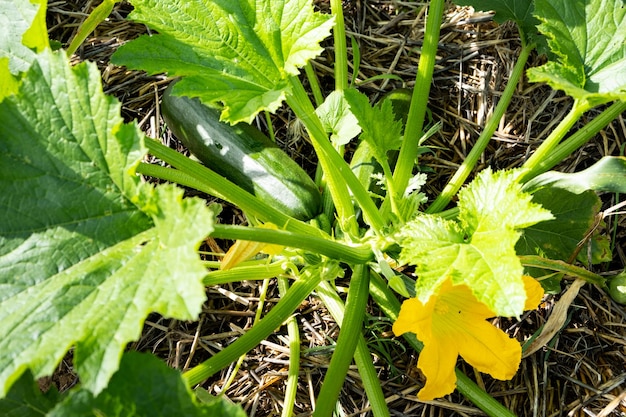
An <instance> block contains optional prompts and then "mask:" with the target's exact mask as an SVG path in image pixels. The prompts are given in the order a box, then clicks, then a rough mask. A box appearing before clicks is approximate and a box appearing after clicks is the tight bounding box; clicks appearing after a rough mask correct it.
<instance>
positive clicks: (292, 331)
mask: <svg viewBox="0 0 626 417" xmlns="http://www.w3.org/2000/svg"><path fill="white" fill-rule="evenodd" d="M288 290H289V281H288V280H287V278H283V277H280V278H278V291H279V293H280V297H281V298H282V297H284V296H285V295H286V294H287V291H288ZM287 335H288V337H289V371H288V373H287V383H286V386H285V401H284V406H283V410H282V412H281V417H291V416H292V415H293V409H294V405H295V403H296V394H297V392H298V376H299V374H300V329H298V322H297V321H296V319H295V317H294V316H293V315H292V316H291V317H289V319H288V320H287Z"/></svg>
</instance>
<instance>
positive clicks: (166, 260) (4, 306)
mask: <svg viewBox="0 0 626 417" xmlns="http://www.w3.org/2000/svg"><path fill="white" fill-rule="evenodd" d="M42 108H43V109H46V112H42V111H40V110H41V109H42ZM119 111H120V105H119V103H118V102H117V101H116V100H115V99H113V98H111V97H107V96H105V95H104V94H103V93H102V90H101V84H100V74H99V72H98V71H97V69H96V67H95V65H93V64H80V65H77V66H75V67H70V66H69V64H68V60H67V57H66V56H65V55H64V54H62V53H51V52H47V53H43V54H41V55H39V56H38V58H37V60H36V61H35V63H34V64H33V65H32V67H31V69H30V70H29V71H28V73H27V74H26V76H25V78H24V81H23V83H22V86H21V89H20V92H19V94H18V95H16V96H11V97H8V98H6V99H5V100H4V101H3V102H2V103H0V137H1V138H2V141H1V142H0V205H1V206H2V207H4V208H5V214H4V216H5V217H4V221H3V222H2V223H0V284H1V286H2V289H3V290H2V292H1V293H0V331H1V332H2V334H3V338H2V339H1V340H0V393H1V394H4V393H6V391H7V390H8V388H9V387H10V385H11V384H12V382H13V381H15V380H16V379H17V378H18V377H19V376H20V374H21V373H22V372H24V370H25V369H26V368H27V367H28V368H30V369H31V370H32V372H33V374H34V375H35V377H39V376H42V375H49V374H51V373H52V371H53V370H54V368H55V367H56V365H57V363H58V362H59V361H60V360H61V358H62V357H63V355H64V354H65V353H66V351H67V350H68V349H69V348H70V347H71V346H72V345H75V346H76V350H75V355H74V365H75V368H76V370H77V372H78V374H79V376H80V378H81V381H82V384H83V386H84V387H85V388H86V389H88V390H91V391H93V392H95V393H97V392H100V391H101V390H102V389H104V388H105V387H106V386H107V383H108V381H109V378H110V377H111V375H112V374H113V373H114V372H115V371H116V370H117V367H118V362H119V358H120V355H121V353H122V350H123V349H124V347H125V345H126V343H127V342H129V341H131V340H134V339H136V338H138V337H139V335H140V332H141V327H142V326H141V325H142V322H143V320H144V319H145V317H146V316H147V315H148V314H149V313H150V312H153V311H156V312H159V313H161V314H163V315H165V316H169V317H176V318H179V319H183V320H192V319H194V318H196V317H197V315H198V314H199V312H200V309H201V305H202V303H203V301H204V299H205V294H204V287H203V285H202V278H203V276H204V275H205V269H204V267H203V266H202V264H201V262H200V260H199V258H198V255H197V253H196V250H197V247H198V244H199V242H200V241H201V240H202V239H203V238H204V237H205V236H206V235H207V233H209V232H210V231H211V229H212V225H213V217H214V216H213V214H212V213H211V212H210V211H209V210H207V208H206V207H205V204H204V202H202V201H201V200H197V199H185V200H182V191H181V190H177V189H176V188H174V187H173V186H167V187H159V188H158V189H153V188H152V187H151V186H150V185H148V184H145V183H141V182H140V179H139V177H137V176H135V175H134V173H133V166H134V165H135V164H137V163H138V161H139V159H140V158H141V157H142V156H143V154H144V150H143V149H142V145H141V135H140V134H139V132H138V130H137V127H136V126H135V125H125V124H123V123H122V120H121V117H120V116H119Z"/></svg>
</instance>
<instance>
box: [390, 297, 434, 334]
mask: <svg viewBox="0 0 626 417" xmlns="http://www.w3.org/2000/svg"><path fill="white" fill-rule="evenodd" d="M434 299H435V297H431V299H430V301H429V302H428V303H426V305H424V304H422V302H421V301H420V300H418V299H417V298H408V299H406V300H404V302H403V303H402V307H400V314H398V319H397V320H396V321H395V322H394V323H393V327H392V330H393V333H394V334H395V335H396V336H400V335H402V334H404V333H408V332H410V333H415V334H416V335H417V338H418V339H420V340H421V341H422V342H425V339H426V340H429V339H430V338H431V336H430V335H431V331H432V330H431V326H432V325H431V323H432V312H433V305H434V301H435V300H434Z"/></svg>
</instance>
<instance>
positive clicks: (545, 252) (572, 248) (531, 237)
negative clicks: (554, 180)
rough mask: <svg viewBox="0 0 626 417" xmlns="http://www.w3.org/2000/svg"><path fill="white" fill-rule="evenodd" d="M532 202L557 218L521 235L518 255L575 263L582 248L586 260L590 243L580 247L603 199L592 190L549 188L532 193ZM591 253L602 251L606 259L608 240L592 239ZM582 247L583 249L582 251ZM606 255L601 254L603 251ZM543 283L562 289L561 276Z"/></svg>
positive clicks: (538, 271)
mask: <svg viewBox="0 0 626 417" xmlns="http://www.w3.org/2000/svg"><path fill="white" fill-rule="evenodd" d="M533 201H534V202H536V203H537V204H541V205H542V206H543V207H545V208H546V209H548V210H550V212H551V213H552V214H553V215H554V219H552V220H549V221H546V222H542V223H539V224H536V225H534V226H531V227H528V228H527V229H525V230H524V233H523V235H522V238H521V239H520V240H519V242H518V243H517V245H516V247H515V249H516V251H517V253H518V254H519V255H541V256H543V257H546V258H549V259H556V260H562V261H566V262H570V263H571V262H573V261H574V260H576V252H577V251H580V258H581V261H583V262H584V263H586V262H587V259H586V258H587V254H588V250H587V246H586V245H585V246H582V247H579V245H580V244H581V242H583V241H584V237H585V236H586V235H587V233H590V232H592V227H593V226H594V225H595V223H596V219H597V218H596V215H597V213H598V211H599V210H600V207H601V201H600V199H599V198H598V196H597V195H596V194H595V193H594V192H592V191H586V192H584V193H580V194H574V193H572V192H571V191H568V190H565V189H562V188H558V187H547V188H544V189H541V190H538V191H537V192H535V193H534V194H533ZM591 244H592V245H593V247H592V248H593V251H592V253H596V254H600V255H599V256H598V255H596V256H598V258H599V259H596V261H597V262H594V263H599V262H600V261H603V262H604V261H607V259H606V255H607V254H608V253H610V250H609V246H608V242H607V241H605V240H599V239H597V240H592V241H591ZM581 249H582V250H581ZM602 253H603V254H604V256H602V255H601V254H602ZM526 272H527V273H528V274H530V275H532V276H534V277H536V278H539V277H546V276H548V275H549V274H550V272H549V271H546V270H543V269H537V268H529V269H527V271H526ZM541 282H542V285H543V286H544V288H546V290H548V291H558V290H559V289H560V285H559V282H560V277H558V276H557V277H552V278H546V279H543V280H542V281H541Z"/></svg>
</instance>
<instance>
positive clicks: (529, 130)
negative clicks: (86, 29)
mask: <svg viewBox="0 0 626 417" xmlns="http://www.w3.org/2000/svg"><path fill="white" fill-rule="evenodd" d="M97 3H98V2H97V1H92V0H89V1H80V0H68V1H50V4H49V12H48V13H49V17H48V25H49V28H50V33H51V37H52V38H53V39H56V40H59V41H61V42H62V43H63V44H64V45H67V44H68V43H69V40H70V39H71V38H72V36H73V35H74V33H75V32H76V30H77V27H78V25H79V24H80V23H81V22H82V20H83V19H84V18H85V17H86V16H87V14H88V13H89V12H90V11H91V10H92V9H93V7H94V6H95V5H97ZM344 3H345V15H346V16H345V18H346V22H347V28H348V31H349V35H350V36H352V37H353V38H354V39H355V40H356V41H357V43H358V45H359V48H360V53H361V64H360V69H359V74H358V80H360V81H363V80H368V79H369V78H371V77H373V76H376V75H380V74H393V75H394V76H395V77H399V78H400V79H401V80H402V81H398V80H397V78H393V79H386V80H380V79H379V80H377V81H372V82H366V83H364V84H363V85H362V87H361V88H362V91H364V92H365V93H367V94H369V95H370V96H371V97H372V99H376V98H377V97H379V96H380V95H381V94H383V93H385V92H387V91H390V90H392V89H394V88H398V87H411V85H412V82H413V79H414V77H415V70H416V67H417V63H418V59H419V48H420V46H421V42H422V36H423V26H424V7H423V4H422V3H416V2H401V1H398V0H379V1H358V0H351V1H346V2H344ZM318 6H319V7H320V9H322V10H327V9H328V4H327V2H324V1H319V2H318ZM130 9H131V8H130V6H129V5H128V4H126V3H124V2H122V3H120V4H118V5H117V6H116V8H115V10H114V12H113V13H112V15H111V17H110V18H109V19H108V20H107V21H106V22H103V23H102V24H101V25H100V26H99V27H98V28H97V30H96V31H95V33H93V34H92V36H90V37H89V38H88V40H87V41H86V42H85V44H84V45H83V46H82V47H81V48H80V50H79V52H78V53H77V55H76V56H75V57H74V60H75V61H76V62H78V61H81V60H89V61H93V62H96V63H97V64H98V66H99V67H100V69H101V71H102V74H103V80H104V85H105V91H106V92H107V93H110V94H113V95H115V96H117V97H118V98H119V99H120V100H121V101H122V103H123V115H124V117H125V118H126V119H127V120H133V119H134V120H137V121H138V123H139V125H140V126H141V128H142V129H143V130H144V131H145V132H146V133H147V134H148V135H150V136H152V137H160V138H162V140H164V141H165V142H166V143H169V144H170V145H171V146H172V147H178V148H179V149H180V150H181V151H184V150H183V149H182V148H181V147H180V146H179V145H178V144H177V142H176V140H175V138H173V137H172V136H171V134H170V133H169V132H168V131H167V130H166V129H165V128H164V126H163V123H162V121H161V120H160V117H159V110H158V99H159V97H160V95H161V93H162V91H163V89H164V88H165V87H166V85H167V79H166V77H164V76H146V75H145V74H143V73H138V72H131V71H127V70H125V69H124V68H119V67H116V66H113V65H112V64H110V63H109V57H110V55H111V53H112V52H113V51H114V50H115V49H116V48H117V47H118V46H119V45H120V44H122V43H124V42H125V41H127V40H129V39H132V38H135V37H136V36H138V35H139V34H142V33H146V30H147V29H146V28H145V27H144V26H142V25H138V24H134V23H131V22H129V21H127V20H125V19H124V18H125V17H126V16H127V14H128V13H129V11H130ZM348 45H350V43H349V42H348ZM519 49H520V45H519V40H518V34H517V32H516V28H515V26H514V25H512V24H504V25H497V24H495V23H494V22H493V21H492V19H491V15H490V14H488V13H480V12H476V11H474V10H472V9H470V8H456V7H453V6H452V5H451V6H450V8H449V10H448V12H447V13H446V15H445V18H444V25H443V28H442V37H441V42H440V49H439V56H438V61H437V65H436V69H435V79H434V83H433V85H432V90H431V106H430V110H431V111H432V122H437V121H439V122H441V123H442V128H441V129H440V130H439V132H438V133H437V134H436V135H435V136H434V137H433V138H431V139H430V141H429V142H428V145H429V146H430V148H431V149H432V152H430V153H427V154H425V155H424V156H423V157H422V159H421V163H422V164H423V165H424V166H426V167H428V168H430V169H432V171H433V172H432V174H430V177H429V178H430V179H429V183H428V185H427V189H426V191H427V192H428V194H429V195H430V196H431V197H433V196H434V195H436V193H437V192H438V190H441V188H442V187H443V185H445V181H446V180H447V179H448V178H449V177H450V176H451V175H452V174H453V173H454V172H455V169H456V168H457V167H458V166H459V164H460V163H461V162H462V160H463V158H464V156H465V155H466V154H467V153H468V152H469V150H470V149H471V146H472V144H473V141H474V140H475V139H476V138H477V136H478V134H479V133H480V131H481V126H483V124H484V123H485V120H486V119H487V118H488V117H489V116H490V114H491V113H492V111H493V108H494V105H495V103H496V102H497V100H498V97H499V94H500V92H501V91H502V90H503V88H504V86H505V84H506V81H507V79H508V74H509V73H510V71H511V69H512V67H513V65H514V63H515V60H516V54H517V53H518V51H519ZM530 61H531V62H530V63H529V65H539V64H540V63H541V62H542V58H541V57H536V56H535V57H532V58H531V60H530ZM332 62H333V60H332V45H330V44H329V45H328V49H327V51H326V53H324V54H323V55H322V56H321V57H320V58H319V59H318V60H317V61H316V62H315V68H316V70H317V72H318V76H319V77H320V80H321V83H322V86H323V87H324V88H326V91H327V92H328V91H330V90H331V89H332V88H333V81H332V75H331V74H332V65H333V64H332ZM570 104H571V102H570V100H569V99H568V98H567V97H565V96H563V95H562V94H560V93H558V92H553V91H552V90H551V89H550V88H548V87H546V86H543V85H535V84H529V83H528V82H526V81H524V82H523V83H522V84H521V85H520V86H519V88H518V90H517V94H516V95H515V97H514V99H513V102H512V104H511V106H510V109H509V111H508V113H507V114H506V116H505V117H504V118H503V120H502V121H501V123H500V127H499V129H498V130H497V132H496V133H495V135H494V138H493V140H492V142H491V144H490V146H489V148H488V149H487V151H486V152H485V154H484V156H483V158H482V160H481V161H480V164H479V167H478V169H481V168H484V167H486V166H492V167H495V168H509V167H515V166H519V165H520V164H521V163H522V162H523V161H524V158H525V157H526V156H527V154H528V153H529V151H530V150H531V149H533V148H534V147H536V145H537V144H538V143H539V142H540V141H541V140H542V139H543V138H545V137H546V134H547V133H548V132H550V130H551V129H552V128H553V127H554V126H555V125H556V124H557V123H558V122H559V120H560V119H561V118H562V117H563V115H564V114H565V112H567V110H568V108H569V106H570ZM591 113H594V112H591ZM591 116H592V114H591V115H590V117H591ZM582 122H583V123H584V120H583V121H582ZM275 123H276V129H277V132H278V135H279V136H280V137H282V138H284V139H283V142H282V144H283V145H284V146H285V148H286V150H287V151H288V152H289V153H290V154H291V155H292V156H293V157H294V159H296V160H297V161H298V162H301V163H302V164H303V166H305V167H306V168H307V169H311V168H312V167H313V166H314V163H315V157H314V155H312V154H311V151H310V148H309V146H308V145H307V143H306V141H305V140H303V138H302V137H300V136H299V135H298V132H299V130H298V128H297V124H295V123H294V122H293V120H292V117H291V116H290V115H289V114H288V113H286V112H285V111H281V112H279V114H278V115H277V116H276V118H275ZM624 131H625V128H624V120H623V119H622V118H619V119H618V120H616V121H615V122H614V123H612V124H611V125H610V126H608V127H607V128H606V129H604V130H603V131H602V132H601V133H600V134H599V135H598V137H597V138H595V139H594V140H593V141H592V142H590V143H589V144H588V145H586V146H585V147H584V148H583V149H581V150H579V151H578V152H576V153H575V155H572V156H571V157H570V158H569V159H568V160H567V161H565V162H564V163H563V164H562V167H561V169H563V170H575V169H582V168H584V167H586V166H588V165H590V164H592V163H593V162H594V161H596V160H597V159H598V158H599V157H601V156H602V155H619V154H620V152H623V149H624V145H626V138H625V134H624ZM285 133H287V134H285ZM602 198H603V201H604V203H605V206H604V209H606V208H608V207H609V206H611V205H613V204H615V203H616V201H615V200H614V198H615V197H614V196H611V195H605V196H602ZM225 213H227V214H225V215H223V216H222V219H221V221H222V222H242V221H244V219H243V218H242V217H241V215H240V214H239V213H237V212H236V211H233V210H227V211H225ZM625 226H626V216H624V215H623V214H621V215H614V216H610V217H607V218H606V219H605V224H604V225H603V226H602V227H601V232H602V233H603V234H605V235H606V236H609V237H611V238H612V239H614V243H615V250H614V259H613V262H612V263H610V264H608V265H602V266H599V267H597V271H596V272H599V273H605V272H606V273H611V272H615V271H617V270H620V269H624V267H625V265H626V254H625V244H624V242H625V241H626V236H625V235H626V232H625V230H626V228H625ZM227 245H228V242H212V245H211V247H210V249H211V250H213V251H220V250H225V249H227ZM337 285H338V286H339V287H340V288H343V287H345V286H346V282H344V281H339V282H338V284H337ZM571 285H572V281H571V280H566V281H564V283H563V292H562V293H561V294H555V295H550V296H547V297H546V299H545V302H544V303H543V304H542V305H541V307H540V308H539V309H538V310H537V311H534V312H531V313H529V314H527V315H526V316H524V317H523V318H522V320H521V321H510V320H496V322H497V323H498V324H499V325H500V326H501V327H502V328H503V329H505V330H506V331H507V332H509V334H511V335H512V336H514V337H517V338H518V339H519V340H525V339H528V338H529V337H530V336H531V335H532V334H533V333H534V332H536V331H537V330H538V329H539V328H540V327H541V326H543V325H544V324H545V323H546V321H547V319H548V318H549V317H550V316H551V314H552V312H553V311H554V310H555V309H556V308H557V306H559V305H560V306H561V308H562V307H563V303H565V302H567V304H570V303H571V305H569V308H568V309H567V310H566V312H567V314H566V316H565V319H566V320H565V323H564V325H563V327H562V329H560V330H559V331H558V332H557V333H556V335H555V337H554V338H552V339H551V340H550V341H549V343H548V344H547V345H546V346H544V347H543V348H541V349H539V350H538V351H537V352H536V353H534V354H532V355H530V356H528V357H526V358H524V360H523V361H522V364H521V368H520V371H519V372H518V374H517V375H516V376H515V378H514V379H513V380H512V381H507V382H501V381H494V380H492V379H491V378H490V377H488V376H487V375H481V374H477V373H475V372H474V371H473V370H472V369H471V368H470V367H468V366H466V365H465V364H464V363H463V362H462V361H460V362H459V366H460V367H461V369H463V370H464V371H465V373H466V374H467V375H469V376H470V377H471V378H473V379H475V380H476V381H477V382H478V384H479V385H481V386H483V387H484V388H485V390H486V391H487V392H488V393H490V394H491V395H493V396H494V397H495V398H497V399H498V400H499V401H501V402H502V403H503V404H505V405H506V406H507V407H508V408H510V409H511V410H512V411H514V412H515V413H516V414H517V415H519V416H624V415H626V367H625V366H624V365H625V363H626V336H625V335H626V310H625V308H624V306H620V305H618V304H616V303H615V302H613V301H611V299H610V298H609V297H608V296H607V295H606V294H605V292H604V291H603V290H602V289H600V288H596V287H594V286H592V285H584V286H583V287H582V288H581V289H580V291H579V293H578V294H577V296H575V297H572V298H573V299H572V300H571V301H568V300H567V299H566V298H567V296H569V295H575V294H573V290H572V291H570V292H569V293H567V294H566V293H565V291H566V289H567V288H569V287H570V286H571ZM259 291H260V284H259V283H256V282H241V283H238V284H232V285H227V286H224V287H221V288H208V290H207V295H208V300H207V302H206V305H205V307H204V313H203V314H202V316H201V318H200V320H199V321H198V322H195V323H182V322H178V321H175V320H166V319H163V318H161V317H158V316H154V317H150V318H149V320H148V321H147V322H146V326H145V331H144V334H143V336H142V338H141V339H140V340H139V341H137V342H136V343H134V344H133V346H131V348H133V349H138V350H142V351H152V352H154V353H155V354H157V355H159V356H161V357H162V358H163V359H164V360H165V361H167V363H168V364H169V365H171V366H172V367H175V368H177V369H181V370H183V369H187V368H189V367H190V366H193V365H194V364H196V363H198V362H199V361H201V360H204V359H206V358H207V357H209V356H210V355H212V354H214V353H215V352H217V351H219V350H220V349H222V348H223V347H225V346H227V345H228V344H229V343H231V342H232V341H233V340H235V339H236V338H237V337H238V336H239V335H240V334H242V333H243V332H245V331H246V329H248V328H250V326H251V324H252V321H253V317H254V312H255V310H256V309H257V307H258V303H259ZM277 298H278V291H277V289H276V286H275V284H274V283H270V287H269V290H268V300H267V301H266V303H265V307H264V308H265V310H266V311H267V310H268V309H269V308H271V306H272V305H273V304H274V303H275V302H276V301H277ZM296 317H297V321H298V323H299V325H300V330H301V338H302V363H301V370H300V385H299V392H298V397H297V401H296V404H295V410H296V413H298V415H309V414H310V412H311V407H312V404H313V403H314V398H315V394H316V392H318V390H319V388H320V384H321V381H322V379H323V376H324V373H325V369H326V368H327V366H328V364H329V358H330V354H331V352H332V345H333V343H334V341H335V340H336V338H337V334H338V327H337V324H336V323H335V322H334V321H333V320H332V318H331V317H330V315H329V314H328V312H327V311H326V310H325V308H324V306H323V305H322V304H321V302H320V301H319V300H318V299H317V298H316V297H315V296H311V297H310V298H309V299H308V300H307V301H306V302H305V303H303V304H302V305H301V306H300V309H299V311H297V316H296ZM365 330H366V334H365V336H366V338H367V340H368V343H369V346H370V348H371V351H372V353H373V361H374V364H375V366H376V368H377V370H378V373H379V376H380V379H381V381H382V383H383V388H384V390H385V393H386V396H387V402H388V405H389V409H390V410H391V414H392V415H394V416H457V415H458V416H470V415H482V412H481V411H480V410H479V409H478V408H476V407H475V406H474V405H473V404H472V403H470V402H469V401H467V400H465V399H464V398H463V397H462V396H460V395H459V394H457V393H455V394H453V395H450V396H448V397H447V398H445V399H442V400H438V401H434V402H429V403H423V402H419V401H418V400H417V398H416V393H417V391H418V390H419V388H420V386H421V384H422V383H423V380H422V379H421V377H420V375H419V373H418V372H417V370H416V368H415V364H416V355H415V353H414V352H412V351H410V350H409V349H407V347H406V346H405V345H404V344H403V343H402V342H401V340H400V339H397V338H395V337H394V336H393V334H392V332H391V323H390V322H389V321H388V320H387V319H385V318H384V317H381V314H380V312H378V311H377V310H376V308H375V306H372V307H371V308H370V310H369V311H368V317H367V319H366V323H365ZM288 359H289V358H288V350H287V342H286V331H285V330H284V329H279V330H277V332H276V333H275V334H274V335H272V336H271V337H270V338H268V339H267V340H266V341H264V342H263V343H262V344H261V345H260V346H258V347H257V348H256V349H254V350H253V351H251V352H250V353H249V354H248V356H247V357H246V359H245V360H244V362H243V364H242V366H241V368H240V369H239V371H238V372H237V374H236V375H234V379H233V382H232V384H231V385H230V387H229V388H228V390H227V391H226V395H227V397H228V398H230V399H232V400H233V401H234V402H237V403H240V404H242V405H243V407H244V408H245V409H246V411H247V413H248V415H250V416H269V415H279V414H280V410H281V408H282V398H283V392H284V382H285V379H286V374H287V365H288ZM229 373H230V370H229V369H226V370H224V371H223V372H222V373H220V374H219V375H217V376H215V377H213V378H212V379H210V380H209V381H207V382H206V383H205V384H204V385H203V386H204V387H206V388H207V389H208V390H209V391H210V392H212V393H215V394H216V393H219V392H221V391H222V390H223V387H224V383H225V381H226V380H227V379H228V377H229ZM51 382H52V383H55V384H57V385H58V386H59V388H60V389H67V388H68V387H70V386H71V385H73V384H74V383H75V382H76V377H75V375H74V374H73V372H72V368H71V354H68V357H67V358H66V360H65V361H64V362H63V363H62V364H61V365H60V366H59V369H58V371H57V373H56V374H55V375H54V376H53V378H52V381H51ZM42 383H43V382H42ZM340 401H341V408H342V413H343V414H344V415H346V416H354V415H369V413H368V402H367V399H366V398H365V396H364V392H363V388H362V385H361V381H360V379H359V376H358V374H357V373H356V369H355V368H353V369H351V370H350V372H349V374H348V377H347V380H346V384H345V387H344V390H343V392H342V395H341V398H340Z"/></svg>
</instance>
